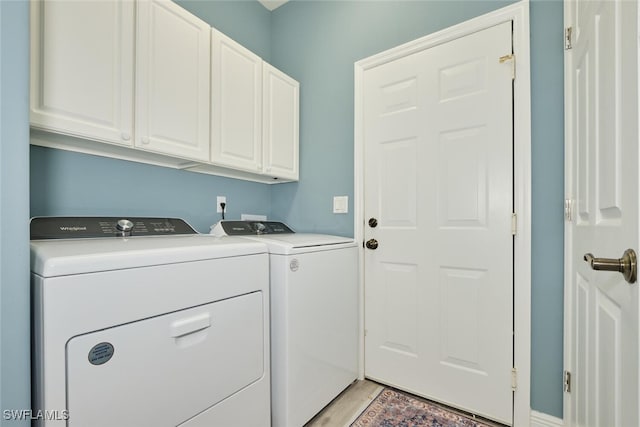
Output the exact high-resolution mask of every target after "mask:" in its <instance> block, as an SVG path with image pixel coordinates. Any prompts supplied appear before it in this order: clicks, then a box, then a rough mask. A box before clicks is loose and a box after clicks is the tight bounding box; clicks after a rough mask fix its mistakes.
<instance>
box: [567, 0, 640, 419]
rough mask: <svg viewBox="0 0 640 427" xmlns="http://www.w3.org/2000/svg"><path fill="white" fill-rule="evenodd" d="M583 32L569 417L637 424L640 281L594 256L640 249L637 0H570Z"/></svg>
mask: <svg viewBox="0 0 640 427" xmlns="http://www.w3.org/2000/svg"><path fill="white" fill-rule="evenodd" d="M565 17H566V18H565V21H566V24H567V27H572V33H573V35H574V37H573V40H572V42H573V43H572V44H573V46H572V49H570V50H567V51H566V68H565V72H566V81H567V84H566V88H565V90H566V96H565V99H566V107H565V108H566V120H565V123H566V127H567V129H566V130H567V132H566V134H567V140H566V144H567V160H566V162H567V174H568V178H567V189H566V191H567V198H568V199H573V200H575V206H576V207H577V209H576V214H575V215H574V218H572V221H571V222H570V223H568V225H567V231H568V233H567V236H568V239H569V241H568V242H567V245H568V248H569V249H568V250H567V252H566V254H567V260H566V263H567V268H568V269H569V274H568V275H567V277H568V278H569V280H568V283H567V284H566V286H567V295H568V301H567V313H570V318H569V319H568V325H570V326H569V327H570V330H569V331H567V334H568V336H569V337H570V344H569V345H568V351H567V353H568V364H569V366H568V367H567V368H568V369H569V370H571V371H572V374H573V375H572V381H573V384H572V392H571V394H569V395H568V400H567V403H568V405H567V406H568V410H567V413H568V415H567V416H566V418H568V420H569V422H570V423H572V424H573V425H578V426H611V427H624V426H631V425H638V424H639V422H640V416H639V414H638V411H639V410H638V408H639V392H638V373H639V370H638V344H639V342H638V306H639V303H638V298H639V297H638V284H637V283H635V284H629V283H627V282H626V281H625V280H624V278H623V276H622V275H621V274H619V273H614V272H600V271H593V270H591V269H590V268H589V265H588V264H587V263H585V262H584V260H583V257H584V255H585V254H586V253H593V254H594V256H596V257H603V258H619V257H620V256H621V255H622V254H623V252H624V251H625V250H626V249H628V248H631V249H634V250H638V243H639V242H638V240H639V239H638V220H639V218H638V93H637V90H638V65H637V60H638V43H637V35H638V22H637V19H638V5H637V2H627V1H589V2H574V1H568V2H566V3H565Z"/></svg>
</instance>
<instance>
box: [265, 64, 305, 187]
mask: <svg viewBox="0 0 640 427" xmlns="http://www.w3.org/2000/svg"><path fill="white" fill-rule="evenodd" d="M263 67H264V68H263V74H264V80H263V114H262V120H263V136H262V142H263V144H262V149H263V151H264V172H265V173H266V174H267V175H272V176H274V177H277V178H284V179H288V180H294V181H297V180H298V145H299V140H298V139H299V130H298V126H299V117H300V113H299V99H300V84H299V83H298V82H297V81H295V80H293V79H292V78H291V77H289V76H287V75H286V74H284V73H283V72H282V71H280V70H278V69H276V68H274V67H272V66H271V65H269V64H267V63H264V65H263Z"/></svg>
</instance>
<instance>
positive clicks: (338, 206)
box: [333, 196, 349, 213]
mask: <svg viewBox="0 0 640 427" xmlns="http://www.w3.org/2000/svg"><path fill="white" fill-rule="evenodd" d="M333 213H349V196H334V198H333Z"/></svg>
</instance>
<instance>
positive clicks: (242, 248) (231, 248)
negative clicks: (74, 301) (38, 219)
mask: <svg viewBox="0 0 640 427" xmlns="http://www.w3.org/2000/svg"><path fill="white" fill-rule="evenodd" d="M266 252H267V247H266V246H265V245H264V244H261V243H259V242H252V241H249V240H247V239H240V238H235V237H214V236H211V235H208V234H204V235H203V234H195V235H183V236H170V237H169V236H151V237H131V238H96V239H68V240H39V241H32V242H31V271H32V272H34V273H36V274H38V275H40V276H43V277H56V276H67V275H71V274H83V273H95V272H101V271H110V270H122V269H127V268H136V267H148V266H155V265H164V264H175V263H180V262H189V261H200V260H206V259H215V258H226V257H232V256H241V255H252V254H260V253H266Z"/></svg>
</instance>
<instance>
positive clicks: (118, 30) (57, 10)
mask: <svg viewBox="0 0 640 427" xmlns="http://www.w3.org/2000/svg"><path fill="white" fill-rule="evenodd" d="M133 48H134V3H133V2H132V1H118V2H115V1H63V0H47V1H32V2H31V125H32V126H34V127H37V128H41V129H46V130H50V131H54V132H59V133H65V134H69V135H74V136H79V137H84V138H89V139H96V140H101V141H108V142H113V143H118V144H125V145H131V143H132V142H131V140H132V133H133V128H132V125H133V66H134V59H133V57H134V49H133Z"/></svg>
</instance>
